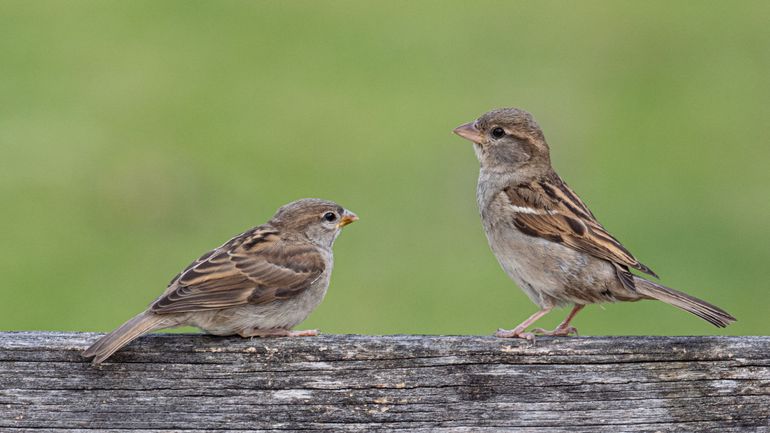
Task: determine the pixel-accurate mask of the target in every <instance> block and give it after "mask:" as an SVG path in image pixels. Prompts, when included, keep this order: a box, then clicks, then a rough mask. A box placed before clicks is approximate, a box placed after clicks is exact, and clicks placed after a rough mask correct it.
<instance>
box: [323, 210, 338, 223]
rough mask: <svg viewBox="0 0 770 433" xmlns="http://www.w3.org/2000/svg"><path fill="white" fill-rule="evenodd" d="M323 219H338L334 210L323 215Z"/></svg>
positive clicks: (330, 220)
mask: <svg viewBox="0 0 770 433" xmlns="http://www.w3.org/2000/svg"><path fill="white" fill-rule="evenodd" d="M323 219H325V220H326V221H329V222H332V221H334V220H336V219H337V215H335V214H334V212H326V213H325V214H324V216H323Z"/></svg>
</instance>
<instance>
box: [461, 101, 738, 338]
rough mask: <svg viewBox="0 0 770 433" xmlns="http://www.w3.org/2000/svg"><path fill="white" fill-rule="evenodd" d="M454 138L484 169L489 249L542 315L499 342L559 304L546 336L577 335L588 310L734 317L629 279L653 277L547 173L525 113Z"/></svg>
mask: <svg viewBox="0 0 770 433" xmlns="http://www.w3.org/2000/svg"><path fill="white" fill-rule="evenodd" d="M455 133H457V134H458V135H460V136H462V137H463V138H466V139H468V140H470V141H472V142H473V143H474V150H475V151H476V156H477V157H478V159H479V162H480V163H481V170H480V172H479V183H478V188H477V200H478V205H479V210H480V212H481V217H482V222H483V224H484V230H485V233H486V235H487V238H488V240H489V245H490V247H491V248H492V250H493V252H494V253H495V255H496V257H497V259H498V261H499V262H500V264H501V266H502V267H503V269H504V270H505V271H506V273H508V275H509V276H510V277H511V278H512V279H513V280H514V281H516V283H517V284H518V285H519V287H521V288H522V289H523V290H524V291H525V292H526V293H527V295H528V296H529V297H530V298H531V299H532V300H533V302H535V303H536V304H538V305H539V306H540V308H541V310H540V311H539V312H537V313H535V314H534V315H532V317H530V318H529V319H527V320H526V321H524V322H523V323H522V324H520V325H519V326H517V327H516V328H515V329H513V330H510V331H504V330H501V331H499V332H498V335H499V336H502V337H524V338H533V334H532V333H530V332H525V331H526V328H527V327H528V326H529V325H531V324H532V323H533V322H534V321H535V320H537V319H538V318H540V317H542V316H543V315H545V314H546V313H548V312H549V311H550V310H551V309H552V308H554V307H556V306H560V305H567V304H572V305H574V308H573V310H572V313H570V315H569V316H568V317H567V319H565V320H564V322H562V324H561V325H559V327H558V328H557V329H556V330H554V331H551V332H547V331H544V330H542V329H538V330H536V331H538V332H541V333H544V334H549V335H569V334H570V333H571V332H573V331H576V330H575V329H574V328H573V327H571V326H570V325H569V324H570V320H571V319H572V318H573V317H574V315H575V314H576V313H577V312H578V311H580V310H581V309H582V308H583V307H584V306H585V305H586V304H592V303H598V302H613V301H636V300H640V299H658V300H661V301H664V302H667V303H669V304H671V305H674V306H676V307H679V308H682V309H684V310H686V311H689V312H691V313H693V314H695V315H697V316H699V317H701V318H703V319H705V320H707V321H709V322H710V323H712V324H714V325H716V326H722V327H723V326H726V325H727V324H729V323H730V322H732V321H734V320H735V318H734V317H732V316H731V315H730V314H728V313H727V312H725V311H724V310H722V309H720V308H718V307H716V306H713V305H711V304H709V303H707V302H705V301H702V300H700V299H697V298H694V297H692V296H689V295H686V294H684V293H682V292H679V291H676V290H674V289H671V288H668V287H665V286H661V285H659V284H656V283H653V282H651V281H648V280H646V279H644V278H641V277H639V276H636V275H634V274H632V273H631V271H630V270H629V268H632V269H636V270H638V271H640V272H643V273H645V274H648V275H651V276H654V277H657V275H656V274H655V273H654V272H653V271H652V270H651V269H650V268H649V267H647V266H645V265H644V264H642V263H641V262H639V260H637V259H636V258H635V257H634V256H633V255H632V254H631V253H630V252H629V251H628V250H627V249H626V248H625V247H624V246H623V245H622V244H621V243H620V242H619V241H618V240H617V239H615V237H613V236H612V235H611V234H610V233H609V232H607V230H605V228H604V227H603V226H602V225H601V224H600V223H599V221H598V220H597V219H596V217H595V216H594V215H593V213H591V211H590V210H589V209H588V207H587V206H586V205H585V203H583V201H582V200H581V199H580V198H579V197H578V195H577V194H575V192H574V191H572V189H570V188H569V187H568V186H567V184H566V183H564V181H562V180H561V178H560V177H559V175H558V174H556V172H555V171H554V170H553V168H552V167H551V159H550V150H549V147H548V143H547V142H546V141H545V136H544V135H543V132H542V130H541V129H540V126H539V125H538V124H537V122H535V120H534V119H533V118H532V116H531V115H530V114H529V113H527V112H526V111H523V110H519V109H515V108H506V109H500V110H494V111H491V112H489V113H486V114H484V115H483V116H481V117H480V118H479V119H477V120H476V121H475V122H472V123H468V124H465V125H462V126H460V127H458V128H456V129H455Z"/></svg>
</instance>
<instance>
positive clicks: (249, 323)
mask: <svg viewBox="0 0 770 433" xmlns="http://www.w3.org/2000/svg"><path fill="white" fill-rule="evenodd" d="M357 219H358V217H357V216H356V215H355V214H354V213H352V212H350V211H348V210H345V209H343V208H342V207H341V206H339V205H338V204H336V203H333V202H330V201H326V200H320V199H303V200H298V201H295V202H292V203H289V204H287V205H285V206H283V207H281V208H280V209H278V211H277V212H276V213H275V215H273V218H271V219H270V221H268V222H267V223H266V224H263V225H261V226H259V227H255V228H253V229H251V230H248V231H246V232H244V233H241V234H240V235H238V236H236V237H234V238H232V239H230V240H229V241H227V242H225V244H224V245H222V246H220V247H219V248H216V249H214V250H211V251H209V252H207V253H206V254H204V255H203V256H201V258H199V259H198V260H196V261H194V262H193V263H191V264H190V265H189V266H188V267H187V268H185V269H184V270H183V271H182V272H181V273H179V274H178V275H177V276H176V277H174V278H173V279H172V280H171V282H170V283H169V285H168V287H167V288H166V291H165V292H163V295H161V296H160V297H159V298H158V299H156V300H155V302H153V303H152V304H151V305H150V307H149V308H148V309H147V310H146V311H144V312H143V313H140V314H139V315H137V316H136V317H134V318H133V319H131V320H129V321H128V322H126V323H124V324H123V325H121V326H120V327H119V328H118V329H116V330H114V331H112V332H111V333H109V334H107V335H105V336H103V337H101V338H100V339H99V340H97V341H96V342H95V343H94V344H93V345H92V346H91V347H89V348H88V349H86V350H85V352H83V356H85V357H92V356H93V357H94V359H93V363H94V364H100V363H101V362H103V361H104V360H105V359H107V358H108V357H109V356H110V355H112V354H113V353H115V351H117V350H118V349H120V348H121V347H123V346H125V345H126V344H128V343H129V342H131V341H132V340H134V339H135V338H137V337H139V336H141V335H143V334H146V333H148V332H151V331H155V330H158V329H164V328H171V327H176V326H195V327H198V328H200V329H202V330H203V331H205V332H208V333H209V334H214V335H234V334H237V335H240V336H242V337H291V336H313V335H317V334H318V331H316V330H307V331H291V329H292V328H293V327H295V326H296V325H298V324H299V323H300V322H302V321H303V320H305V318H307V316H308V315H309V314H310V313H311V312H312V311H313V310H314V309H315V308H316V307H317V306H318V304H320V303H321V301H322V300H323V298H324V295H326V290H327V289H328V287H329V278H330V277H331V272H332V265H333V263H334V260H333V256H332V244H333V243H334V240H335V239H336V238H337V236H338V235H339V234H340V230H341V229H342V228H343V227H345V226H346V225H348V224H350V223H352V222H353V221H356V220H357Z"/></svg>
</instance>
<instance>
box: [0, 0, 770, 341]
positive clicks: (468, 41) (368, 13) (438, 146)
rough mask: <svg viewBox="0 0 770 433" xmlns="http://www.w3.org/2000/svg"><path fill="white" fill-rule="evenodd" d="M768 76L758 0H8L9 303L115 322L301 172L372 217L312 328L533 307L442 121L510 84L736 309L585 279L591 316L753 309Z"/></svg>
mask: <svg viewBox="0 0 770 433" xmlns="http://www.w3.org/2000/svg"><path fill="white" fill-rule="evenodd" d="M769 77H770V3H768V2H764V1H753V2H752V1H746V2H740V3H737V4H735V3H726V2H717V1H711V2H698V3H697V4H696V3H692V2H667V1H648V2H626V1H622V2H619V1H589V2H580V3H573V2H559V1H539V2H507V1H506V2H503V1H477V2H462V1H451V2H450V1H421V2H413V1H392V2H354V1H325V2H318V1H291V2H282V1H259V2H257V1H253V2H252V1H222V2H202V1H164V2H156V1H131V2H118V1H80V0H78V1H69V2H59V1H43V0H41V1H35V2H28V1H5V0H4V1H2V3H0V151H1V152H0V200H2V211H0V227H2V229H0V236H1V237H2V239H1V240H0V245H2V249H0V276H2V280H1V281H2V282H0V329H5V330H20V329H52V330H82V331H107V330H109V329H112V328H114V327H116V326H117V325H118V324H120V323H121V322H122V321H123V320H125V319H127V318H128V317H130V316H131V315H133V314H135V313H137V312H139V311H141V310H142V309H143V308H144V307H145V306H146V305H147V304H148V303H149V302H151V301H152V300H153V299H154V298H155V297H156V296H157V295H159V294H160V293H161V291H162V290H163V288H164V287H165V284H166V283H167V282H168V280H169V279H170V278H171V277H172V276H173V275H174V274H176V273H177V272H178V271H179V270H180V269H181V268H183V267H184V266H185V265H187V263H188V262H190V261H191V260H193V259H194V258H196V257H198V256H199V255H200V254H201V253H202V252H204V251H206V250H208V249H210V248H213V247H215V246H217V245H219V244H220V243H222V242H224V241H225V240H227V239H228V238H229V237H231V236H232V235H234V234H237V233H239V232H241V231H243V230H244V229H246V228H248V227H251V226H254V225H258V224H261V223H262V222H264V221H265V220H267V219H268V218H269V217H270V216H271V215H272V213H273V212H274V211H275V209H276V208H277V207H279V206H280V205H282V204H284V203H286V202H289V201H291V200H294V199H297V198H301V197H322V198H328V199H332V200H335V201H337V202H339V203H341V204H342V205H344V206H346V207H348V208H350V209H351V210H353V211H355V212H357V213H358V214H359V215H360V217H361V220H360V221H359V222H358V223H356V224H354V225H352V226H350V227H348V228H347V229H346V230H345V233H343V234H342V236H341V237H340V239H339V240H338V241H337V244H336V246H335V254H336V268H335V271H334V275H333V278H332V286H331V288H330V291H329V294H328V296H327V298H326V300H325V302H324V303H323V304H322V305H321V306H320V307H319V308H318V310H317V311H316V312H315V313H314V314H313V315H312V316H311V317H310V319H309V320H308V321H307V322H306V323H305V324H303V325H302V326H303V327H317V328H320V329H321V330H322V331H324V332H328V333H376V334H380V333H441V334H445V333H446V334H490V333H491V332H492V331H493V330H495V329H496V328H498V327H511V326H513V325H515V324H517V323H518V322H519V321H520V320H523V319H524V318H525V317H527V316H528V315H529V314H530V313H532V312H533V311H535V306H534V305H533V304H531V303H530V302H529V300H528V299H527V298H526V297H525V296H524V294H523V293H522V292H521V291H520V290H518V289H517V288H516V287H515V285H514V284H513V283H512V282H511V281H510V280H509V279H508V278H507V277H506V276H505V274H504V273H503V272H502V270H501V269H500V268H499V266H498V264H497V262H496V261H495V259H494V258H493V256H492V254H491V253H490V251H489V249H488V247H487V244H486V240H485V238H484V235H483V232H482V229H481V225H480V222H479V218H478V214H477V210H476V205H475V198H474V192H475V181H476V175H477V170H478V164H477V162H476V160H475V157H474V155H473V152H472V149H471V146H470V145H469V144H468V143H467V142H465V141H464V140H461V139H460V138H458V137H455V136H453V135H452V134H451V130H452V128H453V127H455V126H457V125H459V124H460V123H464V122H467V121H470V120H473V119H474V118H475V117H477V116H478V115H480V114H481V113H483V112H485V111H487V110H488V109H491V108H495V107H500V106H517V107H521V108H525V109H527V110H529V111H531V112H532V113H533V114H534V115H535V117H536V118H537V119H538V121H539V122H540V124H541V125H542V126H543V128H544V130H545V133H546V137H547V138H548V140H549V142H550V143H551V147H552V150H553V160H554V164H555V166H556V168H557V170H558V171H559V172H560V173H561V174H562V176H563V177H564V178H565V179H566V180H567V182H569V183H570V185H571V186H572V187H573V188H575V189H576V190H577V191H578V192H579V193H580V194H581V196H582V197H583V199H584V200H585V201H586V202H587V203H588V204H589V205H590V206H591V208H592V209H593V211H594V213H595V214H596V215H597V216H598V217H599V219H600V220H601V221H602V222H603V224H604V225H605V226H606V227H607V228H608V229H609V230H610V231H611V232H613V233H614V234H615V235H616V236H617V237H618V238H619V239H620V240H621V241H623V242H624V244H625V245H626V246H627V247H628V248H629V249H630V250H631V251H632V252H634V254H635V255H636V256H637V257H639V258H640V260H642V261H643V262H644V263H646V264H647V265H649V266H650V267H652V268H653V269H654V270H655V271H657V273H658V274H660V275H661V276H662V281H663V282H664V283H665V284H668V285H670V286H672V287H676V288H680V289H683V290H686V291H688V292H689V293H691V294H693V295H696V296H699V297H703V298H705V299H707V300H709V301H711V302H713V303H715V304H717V305H720V306H722V307H724V308H725V309H727V310H728V311H730V312H732V313H733V314H734V315H735V316H737V317H738V319H739V321H738V322H737V324H735V325H734V326H731V327H729V328H727V329H726V330H724V331H721V330H716V329H715V328H712V327H711V326H710V325H708V324H707V323H705V322H703V321H701V320H699V319H697V318H695V317H694V316H691V315H689V314H686V313H683V312H680V311H678V310H675V309H674V308H671V307H668V306H665V305H662V304H659V303H654V302H641V303H633V304H617V305H608V306H606V307H605V308H602V307H597V306H592V307H589V308H588V309H587V310H586V311H585V312H584V313H582V314H581V315H580V316H579V317H578V319H577V320H576V322H575V324H576V325H577V326H578V327H579V328H580V330H581V332H582V333H583V334H589V335H601V334H714V333H724V334H730V335H742V334H767V333H768V311H770V308H769V307H768V305H769V304H770V294H769V293H770V291H769V290H768V286H769V284H768V281H769V280H770V265H769V264H768V263H769V262H770V221H769V219H768V217H770V194H768V184H769V183H770V167H769V166H770V164H769V159H770V139H769V137H770V120H768V119H769V118H770V104H769V103H768V101H769V100H770V78H769ZM564 314H566V311H565V312H560V313H555V314H552V315H551V316H550V317H548V318H546V319H544V320H543V321H542V324H543V325H547V326H551V325H555V324H556V323H558V321H559V320H561V318H562V317H563V315H564Z"/></svg>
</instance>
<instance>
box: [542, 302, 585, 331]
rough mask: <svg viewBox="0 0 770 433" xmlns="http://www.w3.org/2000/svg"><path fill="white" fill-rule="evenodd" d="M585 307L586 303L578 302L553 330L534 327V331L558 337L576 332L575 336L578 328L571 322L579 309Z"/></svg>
mask: <svg viewBox="0 0 770 433" xmlns="http://www.w3.org/2000/svg"><path fill="white" fill-rule="evenodd" d="M584 307H585V305H579V304H576V305H575V306H574V307H573V308H572V311H570V312H569V315H567V318H566V319H564V320H563V321H562V322H561V323H560V324H559V326H557V327H556V329H554V330H553V331H546V330H545V329H543V328H537V329H533V330H532V332H533V333H535V334H539V335H552V336H558V337H568V336H569V335H570V334H575V336H577V335H578V330H577V328H575V327H574V326H570V324H569V322H571V321H572V319H573V318H575V315H576V314H577V313H578V311H580V310H582V309H583V308H584Z"/></svg>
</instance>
